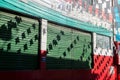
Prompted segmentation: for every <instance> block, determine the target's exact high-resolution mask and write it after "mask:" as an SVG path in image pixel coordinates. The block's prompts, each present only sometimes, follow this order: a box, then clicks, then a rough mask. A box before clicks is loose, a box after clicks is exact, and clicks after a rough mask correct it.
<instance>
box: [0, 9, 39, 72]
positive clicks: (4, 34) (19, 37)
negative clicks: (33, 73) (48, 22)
mask: <svg viewBox="0 0 120 80" xmlns="http://www.w3.org/2000/svg"><path fill="white" fill-rule="evenodd" d="M16 18H17V19H16ZM18 20H20V22H19V21H18ZM33 24H35V27H33ZM38 32H39V22H38V20H35V19H31V18H27V17H23V16H19V15H15V14H11V13H6V12H2V11H0V70H20V69H36V68H37V66H38V64H37V60H38V37H37V36H38ZM23 33H24V35H23ZM35 36H36V37H35ZM25 45H26V46H25Z"/></svg>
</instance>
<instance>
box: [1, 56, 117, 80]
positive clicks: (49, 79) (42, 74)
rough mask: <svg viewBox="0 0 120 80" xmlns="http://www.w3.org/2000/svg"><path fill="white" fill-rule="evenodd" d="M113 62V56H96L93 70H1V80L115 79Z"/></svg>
mask: <svg viewBox="0 0 120 80" xmlns="http://www.w3.org/2000/svg"><path fill="white" fill-rule="evenodd" d="M112 63H113V59H112V57H108V56H94V68H93V69H92V70H87V69H86V70H46V69H45V68H43V67H41V68H43V69H41V70H22V71H0V80H9V79H11V80H115V73H113V74H110V72H109V71H110V67H109V66H111V65H112ZM106 64H107V65H106ZM43 65H44V64H43Z"/></svg>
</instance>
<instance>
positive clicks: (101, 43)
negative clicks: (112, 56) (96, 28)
mask: <svg viewBox="0 0 120 80" xmlns="http://www.w3.org/2000/svg"><path fill="white" fill-rule="evenodd" d="M96 47H97V48H98V47H100V48H103V49H111V38H110V37H108V36H103V35H99V34H97V35H96Z"/></svg>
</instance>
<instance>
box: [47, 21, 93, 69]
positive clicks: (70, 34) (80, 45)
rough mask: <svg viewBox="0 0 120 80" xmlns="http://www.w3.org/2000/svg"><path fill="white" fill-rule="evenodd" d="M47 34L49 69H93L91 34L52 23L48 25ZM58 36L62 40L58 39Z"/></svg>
mask: <svg viewBox="0 0 120 80" xmlns="http://www.w3.org/2000/svg"><path fill="white" fill-rule="evenodd" d="M52 29H53V30H52ZM47 32H48V35H47V52H48V53H47V62H46V63H47V69H71V68H73V69H81V68H84V69H90V68H91V67H92V65H91V63H92V56H91V55H92V46H91V44H90V43H91V42H92V41H91V38H92V37H91V34H90V33H85V32H81V31H79V30H74V29H71V28H66V27H63V26H58V25H54V24H51V23H48V31H47ZM63 33H64V34H63ZM58 35H59V37H60V40H58V38H57V36H58ZM53 40H55V41H53ZM88 57H90V59H88ZM74 64H76V66H74Z"/></svg>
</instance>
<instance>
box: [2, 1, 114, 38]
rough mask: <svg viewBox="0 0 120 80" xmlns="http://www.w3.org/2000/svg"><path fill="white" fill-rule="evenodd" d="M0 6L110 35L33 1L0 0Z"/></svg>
mask: <svg viewBox="0 0 120 80" xmlns="http://www.w3.org/2000/svg"><path fill="white" fill-rule="evenodd" d="M0 7H2V8H7V9H11V10H15V11H18V12H22V13H26V14H29V15H33V16H36V17H39V18H44V19H47V20H50V21H54V22H57V23H60V24H64V25H68V26H72V27H75V28H79V29H82V30H87V31H91V32H96V33H98V34H103V35H107V36H112V32H111V31H108V30H106V29H104V28H101V27H97V26H94V25H92V24H89V23H86V22H83V21H79V20H76V19H73V18H70V17H66V16H64V15H62V14H61V13H59V12H57V11H54V10H52V9H50V8H47V7H44V6H42V5H38V4H36V3H34V2H28V3H23V2H21V1H19V0H0Z"/></svg>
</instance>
